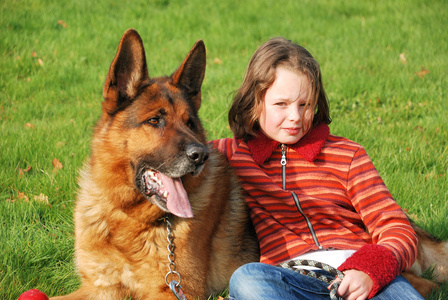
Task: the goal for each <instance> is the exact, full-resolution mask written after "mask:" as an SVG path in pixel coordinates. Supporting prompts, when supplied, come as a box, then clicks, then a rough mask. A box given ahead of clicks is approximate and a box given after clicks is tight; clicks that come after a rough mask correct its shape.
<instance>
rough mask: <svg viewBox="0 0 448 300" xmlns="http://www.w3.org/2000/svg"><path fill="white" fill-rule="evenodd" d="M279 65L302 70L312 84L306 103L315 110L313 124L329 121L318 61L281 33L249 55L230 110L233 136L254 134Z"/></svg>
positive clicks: (249, 136) (245, 137)
mask: <svg viewBox="0 0 448 300" xmlns="http://www.w3.org/2000/svg"><path fill="white" fill-rule="evenodd" d="M279 66H282V67H284V68H286V69H288V70H291V71H293V72H297V73H298V74H303V75H304V76H306V77H307V79H308V80H309V83H310V85H311V91H310V97H309V99H308V100H307V104H309V105H311V107H312V108H313V110H314V118H313V125H312V127H315V126H317V125H319V124H321V123H327V124H330V123H331V118H330V110H329V104H328V100H327V95H326V94H325V90H324V87H323V84H322V76H321V72H320V67H319V63H318V62H317V61H316V60H315V59H314V58H313V56H312V55H311V54H310V53H309V52H308V50H306V49H305V48H303V47H301V46H299V45H297V44H294V43H293V42H291V41H290V40H287V39H285V38H282V37H275V38H271V39H270V40H268V41H267V42H265V43H264V44H263V45H261V47H260V48H258V49H257V50H256V51H255V53H254V55H253V56H252V58H251V60H250V62H249V65H248V66H247V69H246V74H245V76H244V79H243V83H242V84H241V87H240V88H239V89H238V90H237V91H236V94H235V97H234V98H233V103H232V106H231V107H230V111H229V125H230V129H231V130H232V132H233V134H234V135H235V137H236V138H242V139H244V140H249V139H251V138H253V137H255V136H257V131H258V130H259V129H260V127H259V125H258V117H259V116H260V113H261V109H262V104H263V99H264V95H265V93H266V90H267V89H268V88H269V87H270V86H271V85H272V84H273V83H274V81H275V70H276V68H277V67H279Z"/></svg>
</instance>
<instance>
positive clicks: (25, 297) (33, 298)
mask: <svg viewBox="0 0 448 300" xmlns="http://www.w3.org/2000/svg"><path fill="white" fill-rule="evenodd" d="M18 300H48V296H47V295H45V293H43V292H41V291H39V290H38V289H32V290H29V291H26V292H25V293H23V294H22V295H20V297H19V299H18Z"/></svg>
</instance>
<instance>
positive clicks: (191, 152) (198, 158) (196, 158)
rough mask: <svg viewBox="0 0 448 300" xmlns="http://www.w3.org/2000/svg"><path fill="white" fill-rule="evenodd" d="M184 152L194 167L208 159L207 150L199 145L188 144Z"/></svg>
mask: <svg viewBox="0 0 448 300" xmlns="http://www.w3.org/2000/svg"><path fill="white" fill-rule="evenodd" d="M185 152H186V154H187V157H188V158H189V159H190V160H191V161H192V162H194V164H195V165H202V164H203V163H205V161H206V160H207V159H208V149H207V147H205V146H204V145H201V144H190V145H188V146H187V149H186V150H185Z"/></svg>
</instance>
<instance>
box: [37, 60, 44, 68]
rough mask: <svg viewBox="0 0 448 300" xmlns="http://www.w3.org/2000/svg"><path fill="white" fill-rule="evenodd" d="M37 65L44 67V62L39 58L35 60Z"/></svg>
mask: <svg viewBox="0 0 448 300" xmlns="http://www.w3.org/2000/svg"><path fill="white" fill-rule="evenodd" d="M37 63H38V64H39V66H43V65H44V61H43V60H42V59H41V58H38V59H37Z"/></svg>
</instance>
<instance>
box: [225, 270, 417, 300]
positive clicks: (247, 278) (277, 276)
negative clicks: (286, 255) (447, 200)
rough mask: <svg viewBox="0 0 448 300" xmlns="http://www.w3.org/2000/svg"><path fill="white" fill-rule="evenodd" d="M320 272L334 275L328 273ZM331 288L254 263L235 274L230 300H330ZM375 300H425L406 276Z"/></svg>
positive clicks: (316, 281) (388, 287)
mask: <svg viewBox="0 0 448 300" xmlns="http://www.w3.org/2000/svg"><path fill="white" fill-rule="evenodd" d="M317 272H321V273H323V274H326V275H328V276H331V274H330V273H327V272H326V271H317ZM332 277H334V276H332ZM327 287H328V283H325V282H323V281H321V280H319V279H315V278H312V277H309V276H306V275H302V274H300V273H298V272H294V271H292V270H289V269H283V268H280V267H275V266H271V265H267V264H263V263H250V264H247V265H244V266H242V267H240V268H238V269H237V270H236V271H235V273H233V275H232V278H231V279H230V286H229V299H238V300H250V299H257V300H259V299H282V300H284V299H312V300H321V299H322V300H329V299H330V296H329V290H328V289H327ZM372 299H374V300H386V299H388V300H397V299H403V300H414V299H415V300H417V299H418V300H422V299H423V300H424V298H423V297H422V296H421V295H420V294H419V293H418V292H417V291H416V290H415V289H414V288H413V287H412V285H411V284H410V283H409V282H408V281H407V280H406V279H405V278H404V277H403V276H398V277H396V278H395V279H394V281H392V282H391V283H390V284H389V285H388V286H386V287H385V288H384V289H382V290H381V291H380V292H378V294H376V296H375V297H373V298H372Z"/></svg>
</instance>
